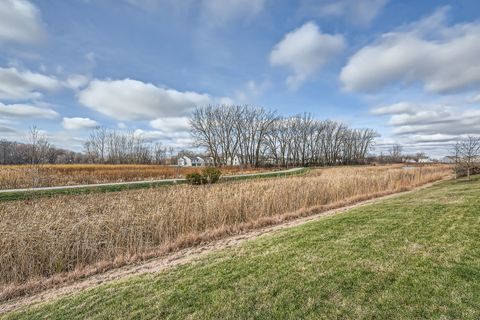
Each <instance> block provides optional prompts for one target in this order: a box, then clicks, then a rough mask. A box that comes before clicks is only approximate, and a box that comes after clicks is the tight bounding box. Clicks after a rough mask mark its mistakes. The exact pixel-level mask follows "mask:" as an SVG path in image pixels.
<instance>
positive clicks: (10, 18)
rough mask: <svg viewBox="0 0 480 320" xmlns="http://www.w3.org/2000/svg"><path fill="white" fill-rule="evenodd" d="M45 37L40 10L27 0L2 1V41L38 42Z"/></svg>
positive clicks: (0, 33) (0, 27) (0, 17)
mask: <svg viewBox="0 0 480 320" xmlns="http://www.w3.org/2000/svg"><path fill="white" fill-rule="evenodd" d="M44 37H45V33H44V30H43V24H42V22H41V18H40V11H39V10H38V9H37V7H35V5H33V4H32V3H31V2H30V1H27V0H2V1H0V41H8V42H17V43H26V44H31V43H37V42H39V41H41V40H42V39H43V38H44Z"/></svg>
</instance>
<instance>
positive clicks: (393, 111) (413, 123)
mask: <svg viewBox="0 0 480 320" xmlns="http://www.w3.org/2000/svg"><path fill="white" fill-rule="evenodd" d="M400 106H403V107H404V108H401V107H400ZM378 110H380V111H378ZM382 111H383V112H382ZM372 113H373V114H377V115H390V120H389V122H388V124H389V125H390V126H392V127H393V133H394V134H396V135H411V136H412V137H415V136H422V137H423V138H422V139H423V140H425V139H426V138H425V137H429V136H430V137H438V136H439V135H442V136H443V137H445V136H450V137H455V136H462V135H468V134H480V125H479V124H480V109H472V108H470V109H465V108H462V107H458V106H449V105H439V104H433V103H428V104H427V103H423V104H422V103H413V102H402V103H398V104H394V105H391V106H385V107H381V108H377V109H374V110H373V111H372Z"/></svg>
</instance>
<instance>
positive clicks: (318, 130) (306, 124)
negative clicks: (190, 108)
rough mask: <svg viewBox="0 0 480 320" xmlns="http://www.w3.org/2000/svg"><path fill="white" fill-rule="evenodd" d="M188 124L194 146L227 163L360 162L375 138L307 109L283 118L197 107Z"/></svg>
mask: <svg viewBox="0 0 480 320" xmlns="http://www.w3.org/2000/svg"><path fill="white" fill-rule="evenodd" d="M190 124H191V126H192V136H193V138H194V140H195V141H196V145H197V146H199V147H205V148H206V149H207V151H208V153H209V154H211V155H212V157H213V158H214V162H215V164H229V159H232V158H233V157H234V156H239V157H240V158H241V160H242V163H245V164H248V165H250V166H259V165H277V166H289V165H302V166H306V165H332V164H341V163H343V164H349V163H361V162H362V161H364V159H365V157H366V154H367V152H368V151H369V150H371V148H372V147H373V143H374V139H375V137H377V136H378V134H377V133H376V131H374V130H372V129H350V128H348V127H347V126H346V125H345V124H343V123H339V122H335V121H329V120H327V121H320V120H317V119H315V118H314V117H313V115H312V114H309V113H304V114H300V115H295V116H292V117H289V118H283V117H279V116H277V114H276V113H275V112H271V111H268V110H265V109H263V108H252V107H247V106H243V107H239V106H218V107H212V106H209V107H206V108H198V109H196V110H195V111H194V113H193V114H192V116H191V118H190Z"/></svg>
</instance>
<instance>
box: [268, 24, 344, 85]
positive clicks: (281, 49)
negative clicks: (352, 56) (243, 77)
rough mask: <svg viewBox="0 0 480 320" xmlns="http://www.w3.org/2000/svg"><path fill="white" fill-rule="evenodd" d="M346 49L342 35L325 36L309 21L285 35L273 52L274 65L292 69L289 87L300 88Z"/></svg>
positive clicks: (271, 56)
mask: <svg viewBox="0 0 480 320" xmlns="http://www.w3.org/2000/svg"><path fill="white" fill-rule="evenodd" d="M344 48H345V40H344V38H343V36H342V35H330V34H326V33H321V32H320V30H319V29H318V26H317V25H316V24H315V23H313V22H308V23H305V24H304V25H303V26H301V27H300V28H298V29H296V30H293V31H292V32H290V33H288V34H286V35H285V37H284V38H283V39H282V41H280V42H279V43H278V44H277V45H276V46H275V48H274V49H273V50H272V52H271V53H270V63H271V64H272V65H274V66H284V67H287V68H289V69H291V70H292V71H293V75H291V76H289V77H288V78H287V85H288V86H289V87H290V88H292V89H296V88H298V87H299V86H300V85H301V84H302V83H303V82H304V81H305V80H307V79H308V77H310V76H312V75H313V74H314V73H315V72H317V71H318V70H319V69H320V68H321V67H323V66H324V65H325V64H326V63H327V62H328V61H329V60H330V59H331V58H332V57H333V56H335V55H336V54H339V53H340V52H341V51H343V49H344Z"/></svg>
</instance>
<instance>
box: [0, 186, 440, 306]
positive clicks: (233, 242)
mask: <svg viewBox="0 0 480 320" xmlns="http://www.w3.org/2000/svg"><path fill="white" fill-rule="evenodd" d="M445 180H446V179H442V180H439V181H435V182H432V183H428V184H425V185H422V186H420V187H417V188H415V189H412V190H409V191H404V192H398V193H394V194H390V195H386V196H382V197H377V198H374V199H370V200H365V201H361V202H358V203H355V204H353V205H349V206H345V207H341V208H337V209H333V210H328V211H324V212H321V213H317V214H313V215H310V216H308V217H304V218H298V219H294V220H290V221H287V222H283V223H281V224H277V225H273V226H268V227H263V228H259V229H255V230H252V231H248V232H245V233H243V234H239V235H234V236H229V237H225V238H223V239H219V240H214V241H211V242H208V243H205V244H202V245H199V246H196V247H191V248H186V249H182V250H179V251H176V252H174V253H170V254H166V255H163V256H160V257H157V258H153V259H150V260H147V261H143V262H139V263H134V264H129V265H126V266H124V267H121V268H117V269H112V270H109V271H106V272H104V273H99V274H96V275H93V276H89V277H87V278H85V279H81V280H77V281H75V282H73V283H65V284H62V285H59V286H57V287H54V288H50V289H47V290H45V291H42V292H39V293H35V294H32V295H28V296H23V297H18V298H14V299H12V300H8V301H5V302H3V303H0V315H2V314H4V313H7V312H11V311H14V310H18V309H20V308H24V307H28V306H32V305H34V304H39V303H43V302H47V301H51V300H55V299H58V298H60V297H64V296H66V295H69V294H73V293H77V292H79V291H82V290H86V289H90V288H93V287H96V286H98V285H101V284H104V283H106V282H110V281H113V280H118V279H125V278H128V277H132V276H136V275H140V274H145V273H155V272H159V271H162V270H164V269H166V268H171V267H174V266H177V265H181V264H186V263H189V262H192V261H194V260H197V259H199V258H201V257H202V256H203V255H205V254H207V253H209V252H212V251H217V250H221V249H225V248H229V247H233V246H237V245H239V244H241V243H243V242H245V241H247V240H250V239H255V238H258V237H260V236H263V235H267V234H271V233H273V232H275V231H278V230H282V229H286V228H291V227H294V226H298V225H302V224H305V223H307V222H310V221H314V220H318V219H320V218H323V217H327V216H332V215H335V214H339V213H342V212H345V211H348V210H350V209H353V208H357V207H361V206H365V205H368V204H371V203H375V202H378V201H381V200H385V199H388V198H392V197H397V196H400V195H404V194H407V193H411V192H414V191H417V190H420V189H425V188H428V187H430V186H432V185H434V184H438V183H440V182H442V181H445Z"/></svg>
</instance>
